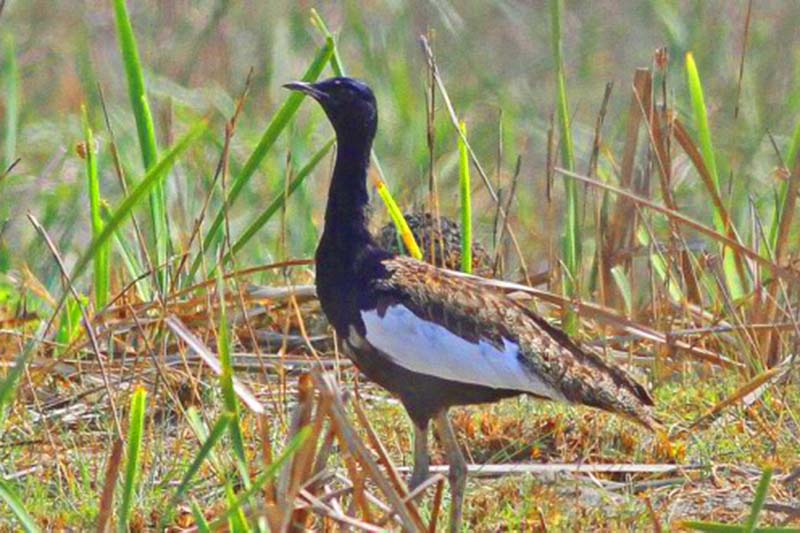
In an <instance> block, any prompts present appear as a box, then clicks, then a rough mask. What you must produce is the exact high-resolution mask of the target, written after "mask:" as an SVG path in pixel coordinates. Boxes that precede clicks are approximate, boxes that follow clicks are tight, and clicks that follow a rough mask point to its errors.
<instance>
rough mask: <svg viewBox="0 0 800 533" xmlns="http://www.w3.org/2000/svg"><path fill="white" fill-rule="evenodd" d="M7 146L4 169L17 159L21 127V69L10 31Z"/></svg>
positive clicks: (7, 48) (8, 47) (7, 81)
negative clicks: (19, 128) (18, 133)
mask: <svg viewBox="0 0 800 533" xmlns="http://www.w3.org/2000/svg"><path fill="white" fill-rule="evenodd" d="M4 45H5V55H6V61H5V63H6V68H5V80H4V81H5V84H4V85H5V104H6V108H5V115H6V120H5V131H4V134H5V135H4V136H5V146H4V150H5V152H4V154H3V156H4V159H3V170H5V169H7V168H9V167H10V166H11V165H12V164H13V163H14V160H15V155H14V154H15V153H16V151H17V129H18V127H19V70H18V69H17V54H16V49H15V46H14V37H13V35H12V34H11V33H10V32H9V33H6V36H5V43H4Z"/></svg>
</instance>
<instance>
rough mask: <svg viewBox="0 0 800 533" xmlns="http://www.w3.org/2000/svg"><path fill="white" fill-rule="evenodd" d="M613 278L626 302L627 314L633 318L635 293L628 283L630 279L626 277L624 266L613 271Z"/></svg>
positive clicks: (618, 266)
mask: <svg viewBox="0 0 800 533" xmlns="http://www.w3.org/2000/svg"><path fill="white" fill-rule="evenodd" d="M611 276H612V277H613V278H614V283H616V284H617V288H618V289H619V292H620V294H622V299H623V301H624V302H625V314H626V315H627V316H631V312H632V311H633V291H631V284H630V283H628V277H627V276H626V275H625V268H624V267H623V266H622V265H617V266H615V267H614V268H612V269H611Z"/></svg>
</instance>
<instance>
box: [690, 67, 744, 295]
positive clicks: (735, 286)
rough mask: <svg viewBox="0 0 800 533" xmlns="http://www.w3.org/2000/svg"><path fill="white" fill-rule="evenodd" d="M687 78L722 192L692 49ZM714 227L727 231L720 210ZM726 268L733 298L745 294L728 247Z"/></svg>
mask: <svg viewBox="0 0 800 533" xmlns="http://www.w3.org/2000/svg"><path fill="white" fill-rule="evenodd" d="M686 80H687V84H688V86H689V96H690V98H691V101H692V111H693V113H694V121H695V128H696V129H697V136H698V141H699V143H700V153H701V154H702V155H703V162H704V163H705V165H706V168H707V169H708V173H709V174H710V175H711V180H712V182H713V185H714V188H715V189H716V190H715V192H716V194H717V195H719V193H720V183H719V173H718V172H717V159H716V156H715V154H714V145H713V144H712V142H711V129H710V128H709V126H708V113H707V111H706V103H705V96H704V94H703V84H702V82H701V81H700V73H699V72H698V70H697V64H696V63H695V61H694V55H692V53H691V52H687V53H686ZM714 226H715V227H716V228H717V231H719V232H720V233H723V234H727V233H728V228H726V227H725V222H724V218H723V214H722V213H720V212H719V210H718V209H715V210H714ZM722 266H723V270H724V272H725V281H726V285H727V286H728V290H730V292H731V297H732V298H733V299H738V298H741V297H742V296H744V294H745V289H744V285H743V284H744V280H742V279H740V277H739V272H738V271H737V270H736V259H735V257H734V255H733V252H732V251H731V250H729V249H727V248H726V249H725V250H724V251H723V264H722Z"/></svg>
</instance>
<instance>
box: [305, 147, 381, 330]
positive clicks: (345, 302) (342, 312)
mask: <svg viewBox="0 0 800 533" xmlns="http://www.w3.org/2000/svg"><path fill="white" fill-rule="evenodd" d="M370 147H371V139H369V138H366V140H362V142H361V143H356V142H347V141H346V140H345V141H342V139H341V138H340V139H339V144H338V146H337V151H336V165H335V166H334V170H333V178H332V180H331V186H330V191H329V193H328V206H327V209H326V211H325V229H324V231H323V232H322V238H321V239H320V242H319V246H318V247H317V254H316V270H317V273H316V285H317V295H318V296H319V300H320V303H321V304H322V308H323V310H324V311H325V314H326V315H327V316H328V319H329V320H330V321H331V323H332V324H333V326H334V327H335V328H336V331H337V332H339V334H341V335H346V334H347V333H346V332H347V328H348V327H349V324H353V323H355V322H356V321H357V320H358V303H357V301H358V298H359V294H360V292H359V290H358V287H359V286H360V284H361V283H362V281H363V280H362V279H361V276H360V275H359V272H360V271H361V269H362V268H363V264H364V260H365V259H366V258H368V257H371V254H370V252H372V251H376V250H377V248H376V246H375V243H374V241H373V239H372V236H371V235H370V233H369V229H368V228H367V212H366V210H367V203H368V201H369V196H368V195H367V170H368V168H369V155H370Z"/></svg>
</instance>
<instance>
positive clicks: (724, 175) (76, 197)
mask: <svg viewBox="0 0 800 533" xmlns="http://www.w3.org/2000/svg"><path fill="white" fill-rule="evenodd" d="M312 7H316V8H317V9H318V10H319V11H320V13H321V14H322V15H323V17H324V18H325V20H326V21H327V22H328V25H329V27H330V28H331V30H332V31H334V33H336V34H337V36H338V45H339V48H340V53H341V57H342V60H343V62H344V64H345V66H346V68H347V70H348V73H349V74H351V75H354V76H358V77H361V78H364V79H365V80H367V81H368V82H369V83H370V84H371V85H372V86H373V87H374V89H375V91H376V93H377V97H378V101H379V104H380V119H381V124H380V128H379V134H378V138H377V144H376V150H377V153H378V155H379V157H380V158H381V160H382V166H383V167H384V170H385V172H386V176H387V181H388V183H389V184H390V188H391V190H392V191H393V193H394V194H395V196H396V198H397V199H398V201H399V203H400V205H401V206H402V207H403V208H405V209H409V208H411V207H412V206H422V205H424V202H425V200H426V198H427V185H426V184H427V179H428V148H427V144H426V112H425V94H426V90H427V89H426V84H427V72H426V63H425V58H424V55H423V53H422V51H421V47H420V44H419V36H420V34H424V33H427V34H429V35H430V37H431V41H432V44H433V47H434V51H435V54H436V58H437V61H438V64H439V68H440V69H441V73H442V76H443V78H444V81H445V83H446V85H447V88H448V90H449V92H450V96H451V98H452V101H453V103H454V105H455V107H456V110H457V112H458V113H459V115H460V117H462V118H464V119H465V120H466V121H467V124H468V126H469V131H470V140H471V142H472V143H473V146H474V147H475V149H476V152H477V155H478V157H479V159H480V160H481V161H482V163H483V166H484V168H486V169H487V170H488V171H490V174H491V176H490V177H491V178H492V179H493V180H496V184H497V185H498V186H499V188H501V189H508V187H509V182H510V179H511V175H512V174H513V170H514V165H515V161H516V158H517V156H519V157H521V158H522V167H521V172H520V181H519V184H518V189H517V200H516V202H515V204H514V205H513V207H512V215H513V219H512V223H513V225H514V227H515V228H516V230H517V231H518V232H519V236H520V239H521V242H522V245H523V249H524V251H525V254H526V255H527V258H526V261H527V262H528V263H529V265H530V266H531V270H534V271H535V270H539V269H541V268H543V267H544V266H545V265H543V261H545V260H546V257H545V256H546V253H547V252H546V250H547V249H548V247H549V246H551V245H552V243H553V242H554V241H553V239H554V238H555V237H557V234H558V232H557V231H556V230H557V229H558V227H559V226H560V224H561V220H562V218H563V217H562V216H561V214H560V210H561V199H562V198H563V194H562V185H561V180H560V179H558V180H556V182H555V187H556V189H555V190H556V194H555V195H554V200H553V201H554V204H553V205H552V211H548V209H549V207H548V204H547V199H546V196H545V194H544V191H545V182H546V173H547V165H546V153H547V142H546V138H547V131H548V128H549V122H550V117H551V115H552V114H553V112H554V109H555V101H556V99H555V83H554V65H553V59H552V57H553V56H552V52H551V41H550V21H549V8H548V4H547V3H546V2H543V1H525V2H523V1H508V0H496V1H486V0H481V1H458V2H456V1H445V0H428V1H422V0H419V1H393V0H373V1H364V2H355V1H342V2H319V3H317V2H305V1H302V2H289V1H270V2H230V3H228V2H219V1H191V2H190V1H184V0H158V1H151V0H137V1H136V2H130V3H129V6H128V8H129V10H130V13H131V19H132V23H133V27H134V31H135V33H136V36H137V39H138V46H139V51H140V55H141V59H142V63H143V65H144V68H145V77H146V83H147V87H148V94H149V95H150V103H151V106H152V108H153V113H154V117H155V122H156V134H157V137H158V141H159V146H160V147H161V148H162V149H164V148H165V147H167V146H168V145H169V144H171V143H172V142H173V141H174V139H176V138H177V137H178V136H179V135H180V133H181V132H183V131H185V129H186V127H187V125H188V124H190V123H191V122H193V121H194V120H195V118H197V117H201V116H209V117H211V125H212V128H211V130H210V132H211V133H210V134H209V135H208V136H207V138H206V140H205V141H204V142H203V143H201V145H197V146H195V147H193V148H192V150H191V154H192V155H191V156H189V157H184V158H183V160H182V161H181V162H180V164H179V166H178V167H177V168H176V169H175V171H174V172H173V174H172V175H171V176H170V177H169V179H168V180H167V191H168V198H169V209H170V223H171V231H172V234H173V239H174V240H176V241H177V242H181V241H182V240H185V239H186V236H187V234H188V233H189V232H190V231H191V227H192V223H193V220H194V217H196V216H197V214H198V213H199V211H200V208H201V207H202V204H203V201H204V199H205V195H206V193H207V191H208V189H209V187H210V181H211V177H212V175H213V171H214V166H215V164H216V161H217V158H218V157H219V150H220V147H221V142H222V138H223V128H224V120H225V119H226V118H228V117H229V116H230V115H231V113H232V110H233V105H234V99H235V98H236V96H237V95H238V93H239V92H240V91H241V90H242V88H243V86H244V82H245V78H246V76H247V73H248V70H249V69H250V67H252V68H253V69H254V78H253V82H252V86H251V91H250V94H249V97H248V98H247V101H246V104H245V108H244V112H243V115H242V117H241V120H240V122H239V125H238V128H237V131H236V136H235V138H234V142H233V147H232V148H233V153H232V161H231V165H232V168H234V169H235V168H238V166H239V165H241V164H242V163H243V161H244V160H245V159H246V158H247V156H248V155H249V153H250V151H251V150H252V147H253V146H254V145H255V144H256V142H257V140H258V138H259V135H260V133H261V132H262V131H263V128H264V126H265V124H266V123H267V122H268V120H269V118H270V117H271V114H272V113H273V111H274V110H275V108H276V107H277V105H279V104H280V102H282V101H283V99H284V98H285V97H286V94H285V92H284V91H283V90H282V89H281V88H280V86H281V84H282V83H284V82H286V81H288V80H292V79H295V78H297V77H298V76H300V75H301V73H302V72H303V71H304V69H305V68H306V66H307V65H308V63H309V62H310V60H311V57H312V56H313V54H314V50H315V49H316V47H317V46H319V45H320V43H321V42H322V38H321V36H320V34H319V32H317V31H316V30H315V29H314V28H313V27H312V25H311V24H310V23H309V10H310V8H312ZM746 11H747V2H745V1H735V2H733V1H726V0H720V1H657V0H652V1H641V2H640V1H636V2H631V1H627V2H618V1H612V0H602V1H591V2H588V1H587V2H576V1H567V2H566V3H565V13H564V53H565V61H566V69H567V88H568V93H569V98H570V107H571V109H570V112H571V114H572V117H573V132H574V135H575V147H576V155H577V163H576V170H577V171H578V172H581V173H584V172H586V170H587V165H588V158H589V154H590V151H591V147H592V137H593V131H594V124H595V120H596V116H597V112H598V110H599V107H600V103H601V101H602V96H603V91H604V88H605V84H606V83H607V82H613V83H614V90H613V92H612V97H611V100H610V103H609V111H608V114H607V119H606V123H605V126H604V128H603V150H602V153H601V154H602V155H601V162H600V165H601V169H605V172H604V173H603V172H601V177H602V176H605V178H606V179H613V175H614V168H615V167H614V165H615V164H617V163H618V161H616V158H617V157H620V156H619V154H621V146H622V143H623V141H624V133H625V129H624V128H625V124H626V122H625V119H626V112H627V109H628V105H629V101H630V93H631V91H630V85H631V80H632V77H633V72H634V69H635V68H636V67H648V66H652V63H653V54H654V51H655V50H656V49H657V48H658V47H661V46H666V47H667V48H668V50H669V55H670V64H669V71H668V76H667V98H668V100H669V103H670V105H671V106H673V107H674V108H675V109H676V110H677V111H678V112H679V113H680V114H681V116H684V115H689V114H690V109H689V100H688V96H687V89H686V81H685V74H684V55H685V53H686V52H687V51H689V50H691V51H693V52H694V54H695V58H696V60H697V62H698V66H699V70H700V75H701V77H702V80H703V83H704V85H705V90H706V98H707V101H706V104H707V106H708V109H709V113H710V122H711V128H712V132H713V138H714V143H715V147H716V149H717V152H718V154H719V155H718V157H719V158H720V161H718V163H719V166H720V176H721V180H722V183H723V189H724V191H725V193H726V194H731V195H732V198H731V202H732V205H731V209H732V212H733V214H734V216H735V217H737V218H741V217H743V216H744V214H745V211H746V210H747V208H748V207H747V201H746V200H747V198H748V196H751V197H752V198H753V199H754V200H755V202H756V205H758V206H759V207H760V208H762V209H763V212H762V216H764V217H767V216H769V213H770V212H771V209H772V207H771V206H772V199H773V189H774V187H775V185H776V183H777V181H776V179H775V177H774V175H773V172H772V169H773V168H774V167H775V166H776V165H777V163H776V162H777V159H776V157H775V155H774V151H773V148H772V146H771V144H770V141H769V137H768V132H771V133H772V135H773V136H774V138H775V140H776V142H777V146H778V147H779V148H780V149H785V146H786V144H787V143H788V137H789V135H790V134H791V132H792V130H793V128H794V126H795V122H796V120H797V117H798V108H799V107H800V83H798V79H800V72H799V71H798V68H797V65H798V57H800V46H798V44H800V32H798V31H797V28H798V27H800V4H798V3H797V2H791V1H782V0H777V1H759V2H755V3H754V7H753V13H752V23H751V26H750V36H749V49H748V52H747V56H746V59H745V68H744V77H743V82H742V87H741V95H740V96H739V98H738V104H739V107H740V111H739V116H738V118H735V117H734V110H735V108H736V106H737V80H738V75H739V62H740V58H741V53H742V47H743V42H744V35H743V34H744V27H745V14H746ZM0 32H1V33H2V34H3V39H2V43H3V47H4V50H3V54H2V57H3V64H2V68H1V69H0V72H1V74H2V80H3V84H4V85H3V86H4V87H5V89H6V90H4V91H3V97H2V98H0V114H2V116H3V119H2V125H3V127H2V130H0V131H2V134H3V136H4V139H3V142H2V144H0V146H2V147H3V149H4V153H3V157H4V160H5V162H6V164H8V163H9V162H10V161H13V160H14V159H15V158H16V157H19V158H20V159H21V161H20V163H19V165H18V166H17V167H16V168H15V169H14V170H13V171H12V173H11V174H10V175H9V176H8V177H6V178H5V179H4V180H3V182H2V183H0V198H2V202H0V224H4V225H2V226H0V227H2V237H1V238H2V242H3V245H2V246H3V247H4V248H3V250H4V251H3V252H2V260H1V261H2V263H0V268H2V270H4V271H5V270H8V269H11V268H14V269H16V268H19V267H21V266H22V265H23V264H27V265H28V266H29V267H30V268H31V269H32V271H33V272H34V273H35V275H36V276H37V277H39V279H42V280H46V281H47V282H48V285H51V286H52V284H53V283H56V282H57V278H56V276H54V274H55V273H56V270H55V265H54V264H53V261H51V260H50V257H49V254H47V253H45V252H46V249H45V248H44V247H43V244H42V243H41V239H38V238H36V237H35V235H34V233H33V230H32V228H31V226H30V224H29V223H28V221H27V220H26V219H25V213H26V212H28V211H30V212H32V213H34V214H35V215H36V216H37V217H38V218H39V219H40V220H41V221H42V222H43V224H44V225H45V227H46V228H47V229H48V231H50V232H51V234H52V235H53V236H54V238H56V240H57V243H58V244H59V247H60V248H61V249H62V251H63V252H64V253H65V255H66V256H67V259H68V261H70V260H74V258H75V257H76V254H78V253H80V252H81V251H82V250H84V249H85V247H86V245H87V243H88V240H89V238H90V223H89V216H88V209H87V208H84V206H87V205H88V200H87V199H86V186H85V178H84V174H83V172H84V170H83V161H82V160H81V159H80V158H79V157H78V156H77V155H76V152H75V149H74V147H75V145H76V144H77V143H78V142H80V141H81V140H82V139H83V132H82V130H81V126H80V106H81V104H82V103H86V104H87V106H88V109H89V114H90V117H91V123H92V126H93V128H94V130H95V136H96V138H97V142H98V157H99V168H100V175H101V183H102V185H101V195H102V197H103V198H104V199H106V200H108V202H109V203H110V204H112V205H114V204H116V202H117V201H118V199H119V198H120V197H121V192H120V187H119V185H118V181H117V179H116V178H115V176H114V174H113V166H112V164H111V161H110V156H109V154H108V150H107V141H108V131H107V130H106V127H105V125H104V123H103V116H102V112H101V108H100V101H99V98H98V90H97V87H98V86H99V87H102V89H103V91H104V93H105V98H106V101H107V103H108V107H109V111H110V116H111V119H112V120H111V123H112V127H113V129H114V132H115V134H116V136H117V140H118V144H119V148H120V154H121V158H122V161H123V163H124V166H125V168H126V170H127V171H128V175H129V177H130V178H131V179H132V180H134V181H135V179H137V178H138V177H140V176H141V175H142V174H143V169H142V166H141V161H140V157H139V152H138V148H137V145H136V129H135V125H134V121H133V118H132V114H131V112H130V105H129V101H128V98H127V92H126V91H127V89H126V81H125V76H124V70H123V66H122V62H121V57H120V53H119V47H118V45H117V41H116V34H115V29H114V18H113V11H112V9H111V6H110V5H109V4H108V3H107V2H102V1H78V0H75V1H70V2H50V1H44V0H31V1H19V0H16V1H15V0H11V1H9V2H6V5H5V9H4V11H3V13H2V16H1V18H0ZM12 54H13V55H14V57H15V61H16V69H17V71H18V77H19V84H18V86H17V90H16V93H17V94H16V98H17V99H18V108H17V114H16V116H10V115H9V112H8V110H9V99H10V98H14V95H13V91H11V92H10V91H8V88H9V86H10V84H12V83H13V80H11V79H10V78H11V77H12V76H13V69H12V68H10V61H9V57H10V56H11V55H12ZM329 73H330V71H327V73H326V74H323V77H324V76H327V75H329ZM436 113H437V115H436V116H437V120H436V149H435V154H436V173H437V177H438V179H439V183H440V193H442V194H441V196H442V200H441V201H442V204H443V212H444V213H446V214H450V215H451V216H457V211H456V210H457V195H456V194H455V191H456V190H457V189H456V184H457V164H456V136H455V134H454V130H453V129H452V126H451V125H450V123H449V119H448V118H447V116H446V112H445V110H444V108H443V106H442V104H441V99H439V100H437V109H436ZM297 116H298V117H299V120H298V121H297V122H296V123H295V125H294V126H293V129H292V132H291V134H290V135H282V136H281V138H280V139H279V142H278V145H276V147H275V148H274V149H273V150H271V151H270V153H269V154H268V156H267V157H266V159H265V160H264V162H263V163H262V165H261V167H260V169H259V172H257V174H256V176H255V177H254V179H252V180H251V182H250V183H249V184H248V186H247V188H246V190H245V194H244V195H243V196H242V197H241V198H240V199H239V200H238V201H237V203H236V204H235V205H234V206H233V207H232V209H231V224H232V233H234V234H236V232H237V231H240V230H241V228H242V227H244V226H245V225H246V224H247V223H248V221H249V220H251V219H252V218H253V216H254V214H255V213H257V212H258V211H259V210H260V209H262V208H263V206H264V205H266V204H267V203H268V202H270V201H271V200H272V199H273V198H274V197H275V195H276V194H277V193H278V192H279V191H281V190H282V188H283V186H284V179H285V177H286V173H287V161H290V163H289V164H290V165H291V166H292V167H291V168H293V169H294V170H295V171H296V168H297V167H299V166H300V165H302V164H303V162H305V161H306V160H307V159H308V157H309V156H310V155H311V154H312V153H314V152H315V151H316V150H317V149H318V148H319V146H321V144H322V143H323V142H324V141H325V140H326V139H327V138H328V137H329V136H330V129H329V126H328V124H327V123H326V122H325V121H324V120H323V117H322V115H321V112H320V111H319V110H318V109H317V108H316V106H311V105H304V106H303V107H302V108H301V110H300V112H299V114H298V115H297ZM684 118H685V120H684V122H685V123H687V124H692V121H691V120H689V118H688V117H685V116H684ZM684 159H685V158H684ZM328 169H329V163H328V162H327V160H326V161H325V162H324V164H322V165H320V166H319V167H318V168H317V169H316V171H315V172H314V175H313V176H311V178H310V179H309V180H308V181H307V182H306V183H305V184H304V186H303V187H301V189H300V190H299V191H298V193H297V194H296V195H295V196H293V197H292V199H291V201H290V202H289V206H288V214H287V217H288V220H290V222H291V223H290V224H287V231H288V234H289V236H290V238H289V239H288V242H287V246H288V250H286V251H285V252H284V251H283V250H281V249H280V246H279V238H278V234H279V231H278V226H279V222H278V218H279V217H275V220H273V221H272V222H270V224H268V225H267V226H266V227H265V228H264V229H263V230H262V231H261V232H259V235H258V236H257V238H256V239H255V240H254V241H252V244H251V245H250V246H249V247H248V249H247V250H246V251H243V252H242V253H241V254H240V255H239V265H240V266H241V265H243V264H244V265H248V264H260V263H264V262H268V261H271V260H273V259H276V258H280V257H283V256H284V255H285V256H308V255H310V253H311V252H312V250H313V247H314V244H315V242H316V238H317V232H318V231H319V224H320V222H321V216H322V211H323V206H324V192H325V189H326V186H327V179H328ZM609 176H610V178H609ZM473 180H474V183H475V187H474V190H475V200H473V202H474V203H475V205H476V215H475V216H476V231H477V235H478V238H480V239H482V240H484V241H489V240H490V236H491V232H492V219H493V214H494V213H493V209H492V208H491V205H492V204H491V202H490V200H489V198H488V195H487V194H486V191H485V190H484V189H483V187H482V186H481V185H480V184H479V181H478V177H477V175H475V176H473ZM697 186H698V179H697V177H696V174H695V172H694V171H693V169H692V167H691V165H690V164H688V163H687V164H684V165H682V164H681V160H680V158H679V159H678V160H677V161H676V163H675V182H674V190H675V195H676V198H677V200H678V203H679V205H681V207H682V208H685V209H686V210H687V211H688V212H691V213H693V216H695V218H699V219H701V220H704V221H706V222H707V223H710V216H711V215H710V207H709V205H708V202H707V201H706V200H705V199H704V197H703V196H702V195H697V194H695V191H696V188H697ZM220 199H221V196H220V195H219V194H217V193H215V194H214V195H213V196H212V205H213V206H215V207H214V209H213V210H212V211H211V212H212V213H213V212H215V211H216V208H218V206H219V205H220ZM695 203H696V204H697V205H694V204H695ZM376 206H377V204H376ZM375 211H376V216H377V217H379V218H380V219H381V220H385V218H386V217H385V215H384V213H383V207H382V206H380V207H376V210H375ZM142 218H144V217H142ZM590 218H591V216H590ZM553 228H555V230H554V229H553ZM586 241H587V242H588V243H589V244H591V232H586ZM556 246H557V244H556Z"/></svg>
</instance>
